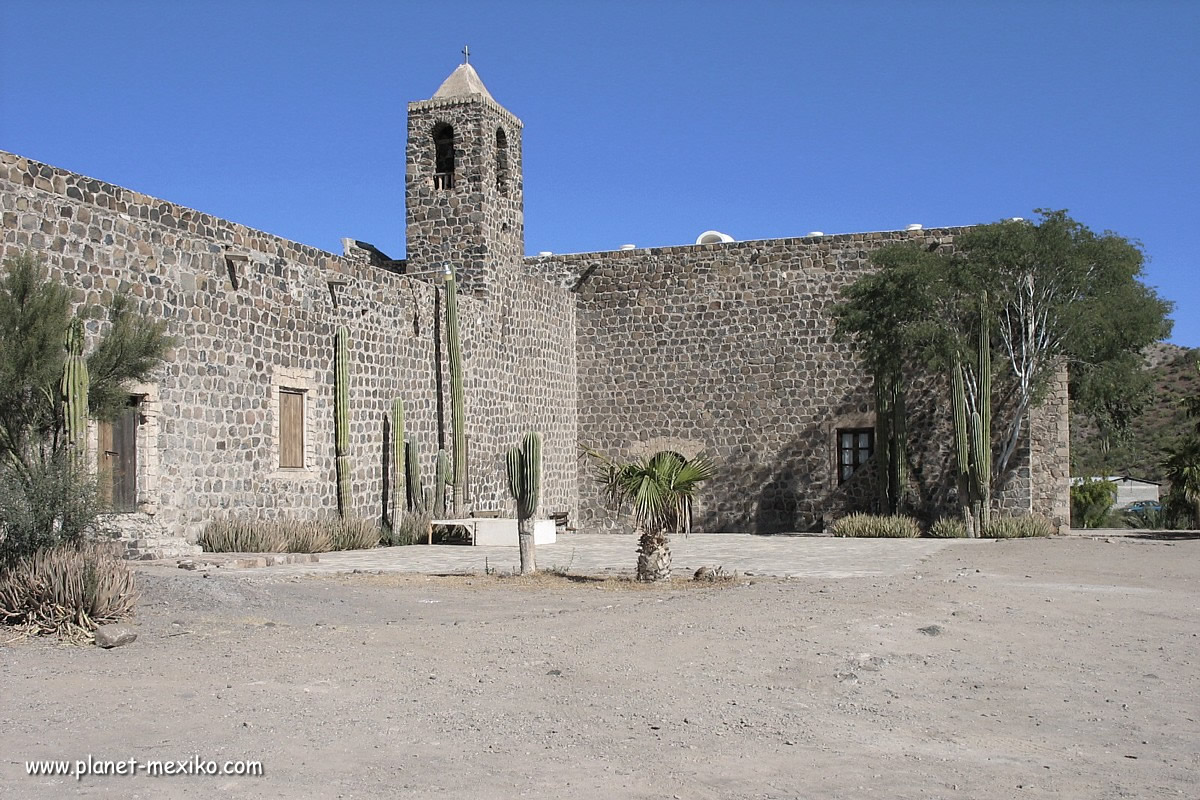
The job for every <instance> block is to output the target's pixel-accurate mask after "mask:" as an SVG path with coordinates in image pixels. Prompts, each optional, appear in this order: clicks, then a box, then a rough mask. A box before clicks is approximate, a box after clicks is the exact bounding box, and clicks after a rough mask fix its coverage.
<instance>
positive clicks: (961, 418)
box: [952, 294, 992, 537]
mask: <svg viewBox="0 0 1200 800" xmlns="http://www.w3.org/2000/svg"><path fill="white" fill-rule="evenodd" d="M979 323H980V325H979V346H978V351H977V352H976V354H975V355H976V362H975V366H976V369H977V370H978V374H977V376H976V377H977V380H978V391H977V393H976V396H977V404H978V410H976V411H972V412H970V413H968V412H967V393H966V379H965V377H964V369H963V365H962V364H961V362H960V363H958V364H955V366H954V371H953V374H952V378H953V385H952V391H953V394H952V398H953V406H954V445H955V451H956V455H957V460H958V491H959V495H960V496H961V497H962V502H963V505H964V508H965V510H967V511H968V512H969V515H968V517H969V523H970V524H969V525H968V529H967V530H968V535H969V536H972V537H973V536H976V535H977V534H978V533H979V532H980V531H981V530H982V528H983V527H984V526H985V525H987V522H988V519H989V518H990V516H991V504H992V496H991V492H992V490H991V487H992V351H991V335H990V329H989V325H988V308H987V295H986V294H984V296H983V298H982V300H981V301H980V306H979Z"/></svg>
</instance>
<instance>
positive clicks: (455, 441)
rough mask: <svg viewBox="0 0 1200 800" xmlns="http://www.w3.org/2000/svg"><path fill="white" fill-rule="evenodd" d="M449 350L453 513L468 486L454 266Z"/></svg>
mask: <svg viewBox="0 0 1200 800" xmlns="http://www.w3.org/2000/svg"><path fill="white" fill-rule="evenodd" d="M446 354H447V356H448V357H449V360H450V428H451V439H452V444H451V448H452V452H453V456H454V474H453V475H451V476H449V477H448V478H447V481H448V482H449V483H450V484H451V485H453V486H454V515H455V516H461V515H462V512H463V503H464V498H465V496H466V487H467V433H466V431H467V427H466V419H465V418H464V414H465V411H464V401H463V364H462V344H461V343H460V341H459V331H458V290H457V288H456V285H455V280H454V268H453V267H450V268H449V269H448V271H447V273H446Z"/></svg>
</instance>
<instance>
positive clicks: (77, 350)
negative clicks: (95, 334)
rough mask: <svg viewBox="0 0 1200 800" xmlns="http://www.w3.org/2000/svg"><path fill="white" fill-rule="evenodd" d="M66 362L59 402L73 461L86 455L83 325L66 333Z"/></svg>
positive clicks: (77, 323) (75, 324)
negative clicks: (61, 403)
mask: <svg viewBox="0 0 1200 800" xmlns="http://www.w3.org/2000/svg"><path fill="white" fill-rule="evenodd" d="M66 347H67V358H66V361H65V362H64V364H63V376H62V400H63V417H64V422H65V426H66V434H67V443H68V445H69V446H70V447H71V450H72V454H73V455H74V456H75V457H76V458H82V457H83V454H84V453H85V452H87V422H88V386H89V380H88V368H87V359H85V358H84V357H83V321H82V320H79V319H76V320H74V321H73V322H72V323H71V326H70V327H69V328H68V329H67V340H66Z"/></svg>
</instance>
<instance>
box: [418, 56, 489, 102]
mask: <svg viewBox="0 0 1200 800" xmlns="http://www.w3.org/2000/svg"><path fill="white" fill-rule="evenodd" d="M470 94H481V95H483V96H484V97H486V98H487V99H488V100H491V101H492V102H493V103H494V102H496V99H495V98H494V97H492V93H491V92H489V91H488V90H487V87H486V86H484V85H483V81H482V80H481V79H480V78H479V73H478V72H476V71H475V68H474V67H472V66H471V65H470V64H459V65H458V66H457V67H455V69H454V72H451V73H450V77H449V78H446V80H444V81H442V85H441V86H439V87H438V90H437V91H436V92H434V93H433V99H434V100H441V99H445V98H450V97H465V96H466V95H470Z"/></svg>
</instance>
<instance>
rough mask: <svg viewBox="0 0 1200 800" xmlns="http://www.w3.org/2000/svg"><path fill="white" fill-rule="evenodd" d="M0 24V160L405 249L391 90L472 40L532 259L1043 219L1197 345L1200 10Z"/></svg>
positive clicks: (122, 19) (332, 242)
mask: <svg viewBox="0 0 1200 800" xmlns="http://www.w3.org/2000/svg"><path fill="white" fill-rule="evenodd" d="M0 39H2V41H3V42H4V44H3V47H0V149H5V150H10V151H13V152H17V153H20V154H21V155H26V156H30V157H32V158H36V159H39V160H42V161H46V162H49V163H51V164H54V165H56V166H61V167H65V168H67V169H71V170H74V171H77V172H82V173H85V174H87V175H91V176H93V177H96V178H100V179H102V180H105V181H108V182H111V183H115V184H118V185H122V186H127V187H130V188H133V189H136V190H139V191H143V192H146V193H149V194H152V195H155V196H158V197H162V198H164V199H167V200H171V201H173V202H177V203H181V204H184V205H187V206H191V207H193V208H198V209H201V210H203V211H207V212H210V213H212V214H215V215H217V216H221V217H225V218H228V219H232V220H236V221H238V222H242V223H245V224H247V225H251V226H253V227H256V228H260V229H263V230H266V231H269V232H271V233H275V234H278V235H281V236H285V237H288V238H291V239H296V240H298V241H301V242H305V243H308V244H312V245H315V246H317V247H321V248H324V249H326V250H332V251H334V252H340V244H339V240H340V238H341V237H343V236H352V237H354V238H358V239H362V240H365V241H369V242H372V243H374V244H375V245H376V246H377V247H379V248H380V249H382V250H383V251H385V252H387V253H389V254H390V255H392V256H394V257H399V256H402V255H403V250H404V205H403V204H404V196H403V185H404V184H403V181H404V137H405V120H404V115H405V104H406V103H407V102H408V101H410V100H419V99H424V98H427V97H429V96H430V95H432V93H433V92H434V90H435V89H436V88H437V86H438V85H439V83H440V82H441V81H442V79H443V78H445V77H446V75H448V74H449V73H450V72H451V71H452V70H453V69H454V67H455V66H456V65H457V64H458V63H459V61H460V60H461V56H460V54H459V51H460V50H461V49H462V46H463V45H464V44H469V45H470V48H471V53H472V58H471V62H472V64H474V65H475V67H476V68H477V69H478V70H479V73H480V75H481V76H482V78H483V80H484V81H485V82H486V83H487V85H488V88H489V89H490V90H491V92H492V94H493V96H495V98H496V99H497V100H498V101H499V102H500V103H502V104H503V105H505V106H506V107H507V108H508V109H509V110H511V111H512V112H513V113H515V114H516V115H517V116H519V117H520V118H521V119H522V120H523V121H524V123H525V137H524V157H525V220H526V251H527V252H529V253H535V252H537V251H540V250H552V251H555V252H575V251H587V250H608V249H615V248H616V247H618V246H620V245H621V244H624V243H635V244H637V245H639V246H654V245H672V244H683V243H689V242H692V241H694V240H695V237H696V236H697V234H699V233H700V232H701V231H703V230H706V229H709V228H716V229H718V230H721V231H725V232H727V233H729V234H731V235H732V236H733V237H734V238H737V239H756V238H767V237H775V236H795V235H803V234H805V233H807V232H809V231H813V230H821V231H824V232H826V233H844V232H851V231H868V230H889V229H896V228H902V227H904V226H905V225H906V224H908V223H913V222H919V223H923V224H924V225H926V226H935V225H959V224H968V223H976V222H990V221H993V220H996V219H1000V218H1003V217H1010V216H1025V217H1028V216H1031V212H1032V210H1033V209H1034V208H1039V207H1049V208H1067V209H1070V211H1071V213H1072V215H1073V216H1075V217H1076V218H1077V219H1079V220H1081V221H1082V222H1084V223H1086V224H1088V225H1089V226H1091V227H1092V228H1093V229H1096V230H1103V229H1111V230H1114V231H1117V232H1118V233H1120V234H1122V235H1125V236H1128V237H1130V238H1132V239H1137V240H1139V241H1141V242H1142V243H1143V245H1144V247H1145V250H1146V253H1147V256H1148V262H1149V263H1148V266H1147V282H1148V283H1150V284H1152V285H1154V286H1156V287H1158V289H1159V291H1160V292H1161V294H1163V295H1164V296H1165V297H1167V298H1168V299H1170V300H1172V301H1174V302H1175V303H1176V306H1177V308H1176V312H1175V320H1176V325H1175V333H1174V335H1173V336H1172V340H1173V341H1175V342H1176V343H1179V344H1183V345H1187V346H1190V347H1198V346H1200V313H1197V311H1196V307H1197V305H1198V301H1200V291H1198V290H1197V288H1196V285H1197V277H1196V269H1195V267H1196V264H1197V257H1196V254H1195V251H1196V246H1197V245H1196V239H1195V236H1194V235H1193V231H1194V230H1195V229H1196V227H1197V224H1198V221H1200V188H1198V187H1200V156H1198V155H1197V154H1198V152H1200V47H1197V45H1196V42H1197V41H1200V2H1191V1H1185V0H1179V1H1178V2H1155V1H1154V0H1141V2H1134V1H1133V0H1130V2H1103V0H1090V1H1089V2H1065V1H1063V2H1055V0H1041V2H974V3H965V2H904V0H892V1H891V2H883V1H882V0H881V1H880V2H840V3H834V2H827V3H803V2H752V1H746V2H725V3H715V2H714V3H701V2H696V3H688V2H656V1H654V0H651V1H649V2H615V1H614V2H586V1H585V0H580V1H578V2H512V3H503V2H482V3H476V2H469V1H468V0H457V1H456V2H454V3H443V2H434V1H433V0H425V1H424V2H414V3H402V2H382V1H381V2H354V1H353V0H347V1H346V2H322V3H318V2H282V0H243V1H242V2H222V1H221V0H209V1H208V2H121V1H120V0H109V1H108V2H103V3H98V2H56V1H55V0H38V1H37V2H33V1H32V0H7V2H5V3H4V7H3V13H2V15H0Z"/></svg>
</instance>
